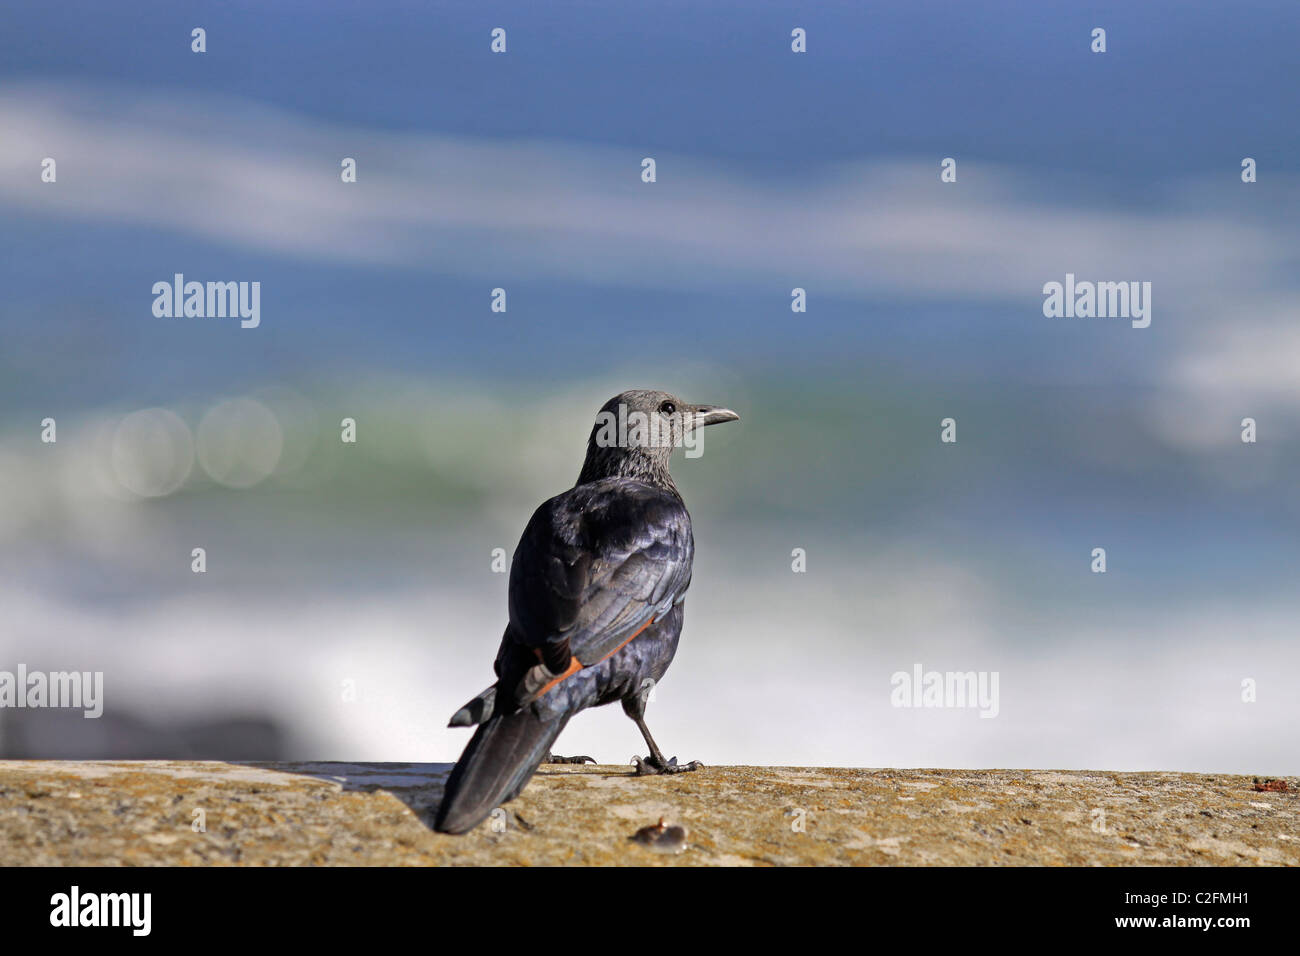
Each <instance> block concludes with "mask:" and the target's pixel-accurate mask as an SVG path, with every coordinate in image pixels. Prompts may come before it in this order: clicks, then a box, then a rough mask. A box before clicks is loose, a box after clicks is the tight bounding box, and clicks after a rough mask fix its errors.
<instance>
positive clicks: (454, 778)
mask: <svg viewBox="0 0 1300 956" xmlns="http://www.w3.org/2000/svg"><path fill="white" fill-rule="evenodd" d="M568 722H569V719H568V718H567V717H557V718H555V719H553V720H546V721H544V720H541V719H540V718H539V717H537V715H536V714H534V713H533V708H531V707H523V708H521V709H519V710H516V711H515V712H514V713H510V714H496V715H495V716H492V717H490V718H488V719H487V720H485V721H484V722H483V723H481V724H479V726H478V730H476V731H475V732H474V736H473V738H472V739H471V740H470V742H469V746H467V747H466V748H465V752H464V753H463V754H461V755H460V760H458V761H457V762H456V766H455V768H454V769H453V770H452V772H451V776H450V777H448V778H447V786H446V788H445V789H444V790H443V794H442V805H441V806H439V807H438V816H437V819H436V820H435V821H434V828H435V829H437V830H440V831H441V832H443V833H467V832H469V831H470V830H472V829H474V827H476V826H478V825H479V824H480V823H482V822H483V821H484V820H485V819H487V817H488V815H489V814H490V813H491V812H492V811H493V810H494V809H495V808H496V807H499V806H500V805H501V804H503V803H507V802H509V801H510V800H513V799H514V798H515V797H517V796H519V791H521V790H523V789H524V785H525V784H526V783H528V779H529V778H530V777H531V776H532V775H533V771H535V770H536V769H537V767H538V765H539V764H540V763H541V762H542V761H543V760H545V759H546V755H547V754H549V753H550V751H551V745H552V744H553V743H555V738H556V737H558V736H560V731H561V730H563V729H564V725H565V724H567V723H568Z"/></svg>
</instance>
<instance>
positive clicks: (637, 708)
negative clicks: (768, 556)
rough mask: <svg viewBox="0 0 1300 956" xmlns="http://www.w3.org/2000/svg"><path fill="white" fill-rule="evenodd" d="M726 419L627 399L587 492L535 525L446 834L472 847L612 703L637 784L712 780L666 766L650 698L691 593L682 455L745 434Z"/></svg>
mask: <svg viewBox="0 0 1300 956" xmlns="http://www.w3.org/2000/svg"><path fill="white" fill-rule="evenodd" d="M739 419H740V416H739V415H738V414H736V412H734V411H732V410H731V409H729V408H724V407H722V406H719V405H696V404H690V403H687V402H684V401H682V400H681V399H679V398H677V397H676V396H675V395H672V394H670V393H668V392H665V391H660V390H655V389H632V390H629V391H625V392H622V393H620V394H618V395H615V396H614V397H613V398H611V399H610V400H609V401H608V402H606V403H605V404H604V405H603V406H602V407H601V409H600V411H599V413H598V414H597V416H596V423H595V425H594V426H593V427H592V430H591V434H590V436H589V437H588V439H587V453H586V457H585V459H584V461H583V464H582V469H581V471H580V472H579V474H578V480H577V483H576V484H575V485H574V486H573V487H572V488H570V489H569V490H568V491H565V492H563V493H562V494H559V495H556V496H555V497H554V498H551V499H549V500H547V501H545V502H543V503H542V504H541V505H540V506H539V507H538V508H537V510H536V511H535V512H534V513H533V516H532V518H531V519H530V520H529V522H528V524H527V526H526V527H525V528H524V532H523V534H522V535H521V536H520V539H519V545H518V547H516V548H515V553H514V557H513V559H512V561H511V566H510V583H509V588H508V592H509V602H508V603H509V623H508V624H507V625H506V629H505V634H504V635H503V636H502V638H501V645H500V647H499V649H498V651H497V656H496V661H495V664H494V669H495V672H496V676H497V680H496V683H494V684H493V685H492V686H491V687H489V688H487V689H486V690H484V691H483V692H482V693H480V694H479V695H478V696H476V697H475V698H473V699H472V700H471V701H469V703H467V704H466V705H465V706H464V707H462V708H461V709H460V710H458V711H457V712H456V713H455V714H454V715H453V716H452V718H451V721H450V723H449V725H448V726H451V727H464V726H472V725H475V724H477V725H478V726H477V729H476V730H475V732H474V736H473V737H472V738H471V739H470V741H469V743H468V744H467V745H466V747H465V750H464V752H463V753H462V754H461V756H460V759H459V760H458V761H457V762H456V765H455V767H454V768H453V769H452V771H451V774H450V775H449V776H448V778H447V783H446V786H445V787H444V790H443V796H442V800H441V803H440V804H439V806H438V810H437V813H436V815H435V818H434V829H435V830H437V831H439V832H443V833H452V834H461V833H467V832H469V831H470V830H472V829H474V827H476V826H478V824H479V823H481V822H482V821H483V820H485V819H486V818H487V817H488V816H489V815H491V813H492V811H493V810H494V809H496V808H497V807H498V806H500V805H502V804H504V803H508V802H509V801H511V800H513V799H514V798H515V797H517V796H518V795H519V793H520V792H521V791H522V790H523V788H524V786H525V785H526V784H527V783H528V781H529V779H531V777H532V775H533V773H534V772H535V771H536V770H537V768H538V767H539V766H540V765H541V764H542V762H543V761H551V762H566V763H567V762H575V763H576V762H587V761H590V762H592V763H595V761H594V760H592V759H591V758H590V757H577V758H563V757H554V756H553V755H552V754H551V747H552V745H553V744H554V742H555V740H556V738H557V737H558V736H559V735H560V732H561V731H562V730H563V729H564V727H565V726H566V725H567V724H568V722H569V720H570V719H571V718H572V717H573V716H574V715H575V714H577V713H579V712H580V711H582V710H585V709H587V708H589V707H599V706H602V705H605V704H611V703H613V702H614V701H619V702H621V703H622V706H623V712H624V713H625V714H627V716H628V717H630V718H631V719H632V720H633V722H634V723H635V724H636V726H637V729H638V730H640V732H641V735H642V737H644V739H645V743H646V746H647V747H648V748H649V750H650V753H649V756H647V757H645V758H641V757H635V758H634V763H635V766H636V773H637V774H640V775H646V774H672V773H682V772H686V771H691V770H698V769H700V768H701V766H702V765H701V764H700V762H699V761H694V760H693V761H690V762H688V763H684V764H679V763H678V762H677V758H676V757H673V758H671V759H668V758H665V757H664V754H663V751H662V750H660V748H659V746H658V745H657V744H656V743H655V740H654V738H653V737H652V736H651V735H650V729H649V728H648V727H647V726H646V722H645V711H646V703H647V700H648V698H649V696H650V691H651V690H653V689H654V687H655V685H656V684H657V683H658V682H659V681H660V680H661V679H662V678H663V676H664V673H665V672H666V671H667V670H668V665H669V664H670V663H671V662H672V659H673V656H674V655H675V654H676V652H677V644H678V640H679V638H680V637H681V631H682V615H683V601H684V599H685V596H686V589H687V588H688V587H689V586H690V583H691V565H692V562H693V560H694V556H695V539H694V536H693V533H692V530H691V516H690V514H689V512H687V510H686V504H685V502H683V500H682V496H681V492H679V491H678V489H677V485H676V484H674V483H673V479H672V476H671V475H670V474H669V471H668V465H669V459H670V458H671V456H672V452H673V450H674V448H677V447H685V448H686V449H687V451H688V455H689V454H690V452H692V451H693V450H695V449H698V448H700V436H699V434H698V433H699V430H700V429H702V428H704V427H705V426H708V425H716V424H721V423H723V422H732V421H738V420H739Z"/></svg>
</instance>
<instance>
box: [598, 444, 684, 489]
mask: <svg viewBox="0 0 1300 956" xmlns="http://www.w3.org/2000/svg"><path fill="white" fill-rule="evenodd" d="M672 452H673V450H672V448H639V447H632V448H621V447H619V446H617V445H611V446H608V447H601V446H600V445H598V444H597V443H596V429H592V433H591V437H590V438H589V439H588V440H587V458H586V460H585V461H584V462H583V463H582V472H581V474H579V475H578V482H577V483H578V484H579V485H585V484H588V483H589V482H592V481H600V480H601V479H602V478H632V479H634V480H636V481H643V482H645V483H646V484H647V485H654V486H655V487H657V488H663V489H664V490H665V491H671V492H672V493H673V494H674V495H676V496H677V497H678V498H680V497H681V496H682V495H681V492H680V491H678V490H677V485H675V484H674V483H673V477H672V475H670V474H669V473H668V460H669V458H670V457H671V456H672Z"/></svg>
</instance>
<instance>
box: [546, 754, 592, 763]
mask: <svg viewBox="0 0 1300 956" xmlns="http://www.w3.org/2000/svg"><path fill="white" fill-rule="evenodd" d="M546 762H547V763H595V762H596V758H595V757H587V756H582V757H561V756H559V755H558V754H547V756H546Z"/></svg>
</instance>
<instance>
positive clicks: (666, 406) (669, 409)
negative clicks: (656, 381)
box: [659, 402, 677, 415]
mask: <svg viewBox="0 0 1300 956" xmlns="http://www.w3.org/2000/svg"><path fill="white" fill-rule="evenodd" d="M659 411H661V412H663V413H664V414H665V415H671V414H672V413H673V412H675V411H677V406H676V405H674V404H673V403H672V402H664V403H663V404H662V405H660V406H659Z"/></svg>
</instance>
